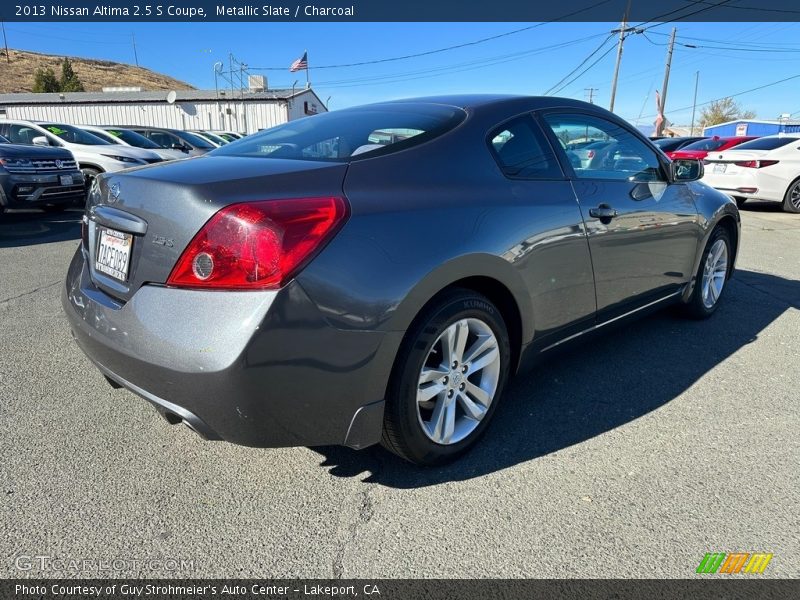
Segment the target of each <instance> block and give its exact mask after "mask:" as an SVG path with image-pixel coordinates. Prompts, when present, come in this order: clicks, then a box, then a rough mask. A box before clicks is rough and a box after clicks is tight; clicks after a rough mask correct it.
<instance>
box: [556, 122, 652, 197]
mask: <svg viewBox="0 0 800 600" xmlns="http://www.w3.org/2000/svg"><path fill="white" fill-rule="evenodd" d="M544 121H545V123H547V125H548V126H549V127H550V129H551V130H552V131H553V133H554V134H555V136H556V137H557V138H558V139H559V141H560V142H561V144H562V148H566V149H565V150H564V152H565V153H566V155H567V160H568V161H569V163H570V165H572V168H573V170H574V171H575V176H576V177H577V178H578V179H610V180H616V181H664V175H663V172H662V169H661V163H660V161H659V160H658V156H657V155H656V151H655V150H654V149H653V148H650V147H648V145H647V144H646V143H645V142H643V141H642V140H641V139H639V138H638V137H637V136H636V135H634V134H633V133H632V132H631V131H629V130H628V129H626V128H625V127H623V126H621V125H618V124H617V123H613V122H612V121H607V120H605V119H601V118H599V117H595V116H592V115H581V114H571V113H570V114H554V113H549V114H545V115H544ZM587 140H594V141H593V142H592V143H591V144H588V145H586V146H583V147H581V148H579V149H576V150H570V149H569V148H570V147H575V145H576V144H577V143H580V142H582V141H587Z"/></svg>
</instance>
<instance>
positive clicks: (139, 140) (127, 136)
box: [106, 129, 161, 150]
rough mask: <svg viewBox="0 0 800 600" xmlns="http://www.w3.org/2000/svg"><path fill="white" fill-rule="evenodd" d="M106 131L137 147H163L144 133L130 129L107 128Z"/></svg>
mask: <svg viewBox="0 0 800 600" xmlns="http://www.w3.org/2000/svg"><path fill="white" fill-rule="evenodd" d="M106 133H107V134H109V135H113V136H114V137H116V138H119V139H121V140H122V141H123V142H125V143H127V144H130V145H131V146H136V147H137V148H150V149H156V150H158V149H160V148H161V146H159V145H158V144H156V143H155V142H153V141H150V140H148V139H147V138H146V137H144V136H143V135H140V134H138V133H136V132H135V131H131V130H130V129H106Z"/></svg>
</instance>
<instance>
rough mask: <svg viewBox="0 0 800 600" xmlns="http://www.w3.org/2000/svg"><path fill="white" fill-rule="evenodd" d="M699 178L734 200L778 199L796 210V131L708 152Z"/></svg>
mask: <svg viewBox="0 0 800 600" xmlns="http://www.w3.org/2000/svg"><path fill="white" fill-rule="evenodd" d="M704 162H705V175H704V176H703V181H704V182H705V183H707V184H708V185H710V186H711V187H714V188H716V189H718V190H720V191H722V192H725V193H726V194H729V195H730V196H732V197H733V198H734V200H736V204H737V205H739V206H741V205H742V204H743V203H744V202H745V201H746V200H748V199H751V198H752V199H757V200H769V201H771V202H780V203H781V204H782V205H783V210H785V211H786V212H791V213H800V133H792V134H779V135H769V136H765V137H762V138H758V139H756V140H751V141H749V142H745V143H744V144H740V145H738V146H736V147H735V148H731V149H730V150H725V151H724V152H709V154H708V156H707V157H706V159H705V161H704Z"/></svg>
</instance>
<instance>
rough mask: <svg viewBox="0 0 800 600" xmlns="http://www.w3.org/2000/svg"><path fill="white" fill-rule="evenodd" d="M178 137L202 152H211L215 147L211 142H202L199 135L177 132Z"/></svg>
mask: <svg viewBox="0 0 800 600" xmlns="http://www.w3.org/2000/svg"><path fill="white" fill-rule="evenodd" d="M178 136H179V137H181V138H183V139H184V140H185V141H187V142H189V143H190V144H191V145H192V146H194V147H195V148H202V149H203V150H211V149H212V148H216V146H215V145H214V144H212V143H211V142H209V141H207V140H204V139H203V138H201V137H200V136H199V135H195V134H193V133H189V132H188V131H180V132H178Z"/></svg>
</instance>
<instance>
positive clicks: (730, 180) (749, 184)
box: [703, 165, 786, 202]
mask: <svg viewBox="0 0 800 600" xmlns="http://www.w3.org/2000/svg"><path fill="white" fill-rule="evenodd" d="M706 168H707V170H706V175H704V176H703V182H704V183H707V184H708V185H710V186H711V187H713V188H715V189H718V190H719V191H720V192H724V193H726V194H728V195H730V196H735V197H741V198H752V199H758V200H769V201H773V202H782V201H783V194H784V192H785V191H786V190H785V189H784V188H781V187H780V186H779V185H776V182H775V181H774V179H775V178H774V177H764V176H763V174H762V173H759V172H758V170H757V169H741V170H740V171H739V172H737V173H735V174H727V173H723V174H719V173H714V172H713V171H711V169H708V165H707V166H706Z"/></svg>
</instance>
